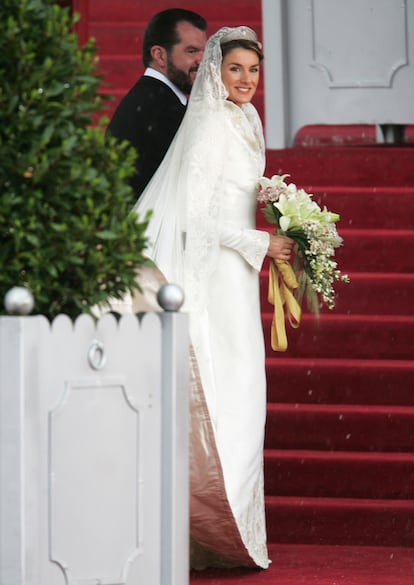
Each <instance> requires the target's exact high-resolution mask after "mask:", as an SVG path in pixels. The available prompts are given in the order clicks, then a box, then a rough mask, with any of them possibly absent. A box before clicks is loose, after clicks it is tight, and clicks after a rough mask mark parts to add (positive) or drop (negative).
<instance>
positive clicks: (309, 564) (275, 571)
mask: <svg viewBox="0 0 414 585" xmlns="http://www.w3.org/2000/svg"><path fill="white" fill-rule="evenodd" d="M269 552H270V557H271V559H272V564H271V566H270V568H269V569H268V570H266V571H253V570H247V569H245V570H244V569H232V570H227V571H224V570H222V571H219V570H213V569H210V570H208V571H203V572H200V573H196V572H195V571H193V572H192V574H191V585H193V583H194V584H195V583H199V582H200V583H201V582H204V583H205V584H206V585H207V584H209V585H412V584H413V583H414V551H413V550H412V549H409V548H392V547H390V548H387V547H352V546H337V547H335V546H315V545H283V544H278V545H272V546H271V547H270V551H269Z"/></svg>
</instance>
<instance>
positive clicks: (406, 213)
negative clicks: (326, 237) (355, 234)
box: [256, 179, 414, 230]
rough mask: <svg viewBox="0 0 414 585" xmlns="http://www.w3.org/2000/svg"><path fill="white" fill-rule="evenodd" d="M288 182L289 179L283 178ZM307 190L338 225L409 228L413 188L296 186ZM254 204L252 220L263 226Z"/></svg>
mask: <svg viewBox="0 0 414 585" xmlns="http://www.w3.org/2000/svg"><path fill="white" fill-rule="evenodd" d="M287 182H289V179H287ZM298 186H300V187H303V188H304V189H305V191H307V192H308V193H313V194H314V196H313V199H314V201H316V202H317V203H318V204H319V205H320V207H322V208H323V207H324V206H326V207H327V208H328V209H329V210H330V211H333V212H335V213H338V214H339V215H340V216H341V219H340V220H339V222H338V224H337V225H338V227H339V228H358V229H384V228H387V229H407V230H409V229H412V227H413V221H412V218H413V216H414V187H412V186H409V187H406V186H400V185H398V186H392V187H382V186H381V187H371V186H368V187H359V186H357V187H355V186H347V187H344V186H326V185H316V186H313V185H298ZM261 209H262V207H261V206H260V207H258V211H257V217H256V222H257V225H258V227H261V228H263V227H265V226H266V220H265V218H264V216H263V213H262V211H261Z"/></svg>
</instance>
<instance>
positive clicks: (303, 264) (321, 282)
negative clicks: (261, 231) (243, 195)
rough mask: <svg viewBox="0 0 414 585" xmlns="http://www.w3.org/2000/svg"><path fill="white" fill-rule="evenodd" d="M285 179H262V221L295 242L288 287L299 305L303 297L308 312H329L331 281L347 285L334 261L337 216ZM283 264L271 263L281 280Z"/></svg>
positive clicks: (332, 299)
mask: <svg viewBox="0 0 414 585" xmlns="http://www.w3.org/2000/svg"><path fill="white" fill-rule="evenodd" d="M288 176H289V175H273V177H271V178H270V179H268V178H267V177H262V178H261V179H260V180H259V187H258V197H257V199H258V202H259V203H264V204H265V207H264V208H263V209H262V211H263V213H264V216H265V218H266V220H267V221H268V222H269V223H272V224H275V225H276V233H279V234H282V235H285V236H288V237H289V238H292V239H293V240H294V241H295V243H296V245H295V247H294V251H295V254H294V258H293V266H292V268H293V272H294V275H295V277H296V280H297V282H296V283H293V284H292V286H290V288H291V289H294V296H295V299H296V300H297V302H298V304H299V306H300V305H301V303H302V299H303V297H304V296H305V298H306V299H307V304H308V308H309V310H310V311H312V312H313V313H315V314H317V315H318V314H319V305H320V303H321V304H325V305H326V306H327V307H328V308H329V309H333V307H334V306H335V290H334V282H336V281H341V282H349V277H348V275H346V274H342V273H341V271H340V270H339V269H338V266H337V262H336V261H335V260H334V256H335V249H336V248H338V247H339V246H340V245H341V244H342V238H341V237H340V236H339V235H338V232H337V230H336V225H335V224H336V222H337V221H338V220H339V219H340V217H339V215H338V214H337V213H332V212H330V211H328V210H327V209H326V207H324V208H323V209H321V208H320V207H319V205H318V204H317V203H316V202H315V201H314V200H313V199H312V197H313V195H311V194H309V193H307V192H306V191H305V190H304V189H298V188H297V187H296V185H295V184H294V183H289V184H287V183H286V182H285V179H286V177H288ZM283 264H289V263H283V262H274V263H273V265H275V267H276V270H278V272H279V273H280V275H281V279H282V280H283ZM284 268H285V269H286V266H285V267H284ZM273 276H274V275H273ZM272 284H273V285H274V283H272ZM282 296H283V297H285V296H286V295H285V293H283V295H282ZM285 300H286V299H285V298H283V299H282V302H283V303H284V301H285ZM299 320H300V317H299Z"/></svg>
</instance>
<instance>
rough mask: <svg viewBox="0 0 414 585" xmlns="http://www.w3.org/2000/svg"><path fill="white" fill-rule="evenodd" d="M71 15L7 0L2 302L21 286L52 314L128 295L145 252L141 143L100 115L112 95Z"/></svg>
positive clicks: (0, 116) (31, 1) (2, 74)
mask: <svg viewBox="0 0 414 585" xmlns="http://www.w3.org/2000/svg"><path fill="white" fill-rule="evenodd" d="M73 24H74V18H72V16H71V15H70V13H69V11H68V9H66V8H61V7H59V6H57V5H56V4H54V3H53V2H52V0H1V4H0V209H1V212H0V270H1V273H0V305H2V302H1V299H3V298H4V295H5V294H6V292H7V291H8V290H9V289H10V288H11V287H13V286H24V287H27V288H29V289H30V290H31V291H32V293H33V295H34V298H35V312H36V313H42V314H44V315H46V316H47V317H49V318H53V317H54V316H55V315H57V314H58V313H66V314H68V315H69V316H71V317H76V316H77V315H78V314H80V313H81V312H90V309H91V307H92V306H94V305H96V304H105V302H107V301H108V299H109V298H111V297H112V298H122V297H123V296H124V295H125V293H126V292H127V291H130V292H132V291H133V290H134V289H135V288H138V284H137V282H136V270H137V269H138V268H139V267H140V266H141V265H142V264H144V263H146V260H145V257H144V256H143V249H144V247H145V242H146V238H145V229H146V226H147V222H148V218H143V221H137V218H136V216H135V215H133V214H130V210H131V208H132V206H133V204H134V202H135V197H134V194H133V192H132V189H131V188H130V186H129V185H128V182H127V179H128V177H130V176H131V174H132V173H133V172H134V158H135V153H134V151H133V149H131V148H130V147H129V146H128V145H127V144H126V143H124V144H121V145H120V144H117V143H116V142H115V140H114V139H112V138H108V137H107V138H106V139H105V138H104V132H103V126H104V124H105V122H106V120H105V119H104V118H102V119H101V121H100V122H99V123H98V124H96V125H94V124H93V118H94V116H96V115H97V113H98V112H99V111H101V110H102V106H103V102H102V100H103V99H107V96H102V95H100V94H99V85H100V78H99V76H98V75H97V74H96V72H95V69H96V56H95V53H96V48H95V46H94V44H93V41H92V40H90V41H88V42H87V43H86V44H85V46H83V47H79V45H78V40H77V37H76V35H75V34H74V33H73V32H72V27H73ZM0 312H4V309H3V308H2V306H0Z"/></svg>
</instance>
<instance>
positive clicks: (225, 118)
mask: <svg viewBox="0 0 414 585" xmlns="http://www.w3.org/2000/svg"><path fill="white" fill-rule="evenodd" d="M226 30H229V29H226ZM219 32H220V31H219ZM216 34H219V33H216ZM213 39H214V37H213ZM209 43H211V40H210V41H209ZM210 49H214V50H216V49H217V47H213V48H212V47H211V44H210ZM206 54H207V55H209V57H210V65H211V61H212V59H213V58H214V57H215V55H212V54H211V53H209V45H208V46H207V48H206ZM206 54H205V57H206ZM217 65H218V71H219V66H220V63H218V64H217ZM208 75H209V76H211V67H210V70H209V72H208ZM213 77H214V80H213V81H214V83H218V81H217V78H216V77H217V70H216V72H213ZM197 82H198V83H199V84H200V83H201V84H202V83H204V87H202V91H201V95H202V96H203V98H204V95H205V91H206V88H205V79H204V80H203V69H202V68H201V69H200V71H199V74H198V76H197V81H196V83H197ZM208 83H209V85H208V89H209V90H210V89H211V80H210V79H208ZM221 89H222V88H221V87H220V91H221ZM203 92H204V93H203ZM214 92H215V90H214ZM214 92H213V93H214ZM193 93H194V101H195V104H194V105H193V107H192V100H193ZM193 93H192V97H191V101H190V106H189V108H188V111H187V113H186V116H185V118H184V122H183V124H182V126H181V128H180V130H179V132H178V134H177V136H176V138H175V140H174V142H173V144H172V146H171V148H170V150H169V151H168V153H167V156H166V158H165V159H164V162H163V164H162V165H161V167H160V168H159V171H158V172H157V173H156V175H155V176H154V178H153V180H152V181H151V182H150V184H149V185H148V187H147V189H146V190H145V191H144V194H143V196H142V198H141V199H140V200H139V201H138V203H137V205H136V206H135V208H134V210H135V211H136V212H137V213H138V214H139V216H140V217H142V215H144V214H145V212H146V211H147V210H148V209H153V210H154V214H153V218H152V220H151V221H150V225H149V230H148V236H149V239H150V241H151V245H150V246H149V248H148V255H149V256H150V257H151V258H152V259H153V260H154V261H155V262H156V264H157V266H158V268H159V269H160V270H161V272H162V273H163V274H164V276H165V277H166V278H167V280H168V281H170V282H174V283H177V284H180V285H181V286H182V287H183V289H184V293H185V298H186V301H185V304H184V308H183V310H187V311H188V312H189V314H190V339H191V344H192V391H191V392H192V395H191V409H192V413H191V414H192V417H191V425H192V436H191V470H190V475H191V514H190V516H191V526H190V530H191V535H192V538H193V539H194V541H193V564H194V565H195V566H199V567H202V566H204V565H208V564H220V563H226V562H228V563H230V564H235V565H237V564H240V565H245V566H259V567H263V568H266V567H267V566H268V564H269V561H268V556H267V547H266V530H265V515H264V494H263V440H264V425H265V416H266V379H265V353H264V341H263V331H262V324H261V318H260V300H259V270H260V268H261V265H262V262H263V259H264V257H265V255H266V251H267V249H268V244H269V236H268V234H267V233H265V232H262V231H258V230H256V229H255V216H256V205H257V200H256V196H257V183H258V179H259V177H260V176H262V174H263V171H264V141H263V132H262V127H261V123H260V119H259V116H258V114H257V112H256V110H255V108H254V107H253V106H252V105H251V104H246V105H244V106H242V107H241V108H240V107H238V106H236V105H235V104H233V103H232V102H229V101H227V100H226V99H225V97H224V98H223V96H222V94H220V96H218V97H217V96H216V94H215V93H214V95H213V97H214V100H208V101H207V102H206V101H205V100H204V99H203V100H200V103H197V96H198V95H199V94H198V93H197V87H196V86H195V88H194V89H193ZM210 97H211V96H210ZM201 106H202V107H201Z"/></svg>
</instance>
